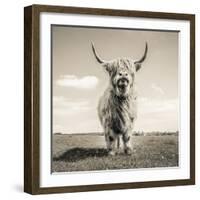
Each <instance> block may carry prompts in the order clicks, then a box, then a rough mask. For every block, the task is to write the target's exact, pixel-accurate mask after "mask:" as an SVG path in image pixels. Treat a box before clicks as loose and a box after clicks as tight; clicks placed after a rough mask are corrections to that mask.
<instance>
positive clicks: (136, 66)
mask: <svg viewBox="0 0 200 200" xmlns="http://www.w3.org/2000/svg"><path fill="white" fill-rule="evenodd" d="M141 67H142V63H135V70H136V72H137V71H138V70H139V69H140V68H141Z"/></svg>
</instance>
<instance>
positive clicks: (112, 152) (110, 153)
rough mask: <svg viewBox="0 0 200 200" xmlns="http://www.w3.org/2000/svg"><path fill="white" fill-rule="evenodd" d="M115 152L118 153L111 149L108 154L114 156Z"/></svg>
mask: <svg viewBox="0 0 200 200" xmlns="http://www.w3.org/2000/svg"><path fill="white" fill-rule="evenodd" d="M115 154H116V153H115V152H114V151H109V152H108V155H109V156H114V155H115Z"/></svg>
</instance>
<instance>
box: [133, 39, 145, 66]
mask: <svg viewBox="0 0 200 200" xmlns="http://www.w3.org/2000/svg"><path fill="white" fill-rule="evenodd" d="M147 51H148V45H147V42H146V46H145V51H144V55H143V56H142V58H140V60H138V61H135V62H134V63H135V64H138V63H142V62H143V61H144V60H145V58H146V56H147Z"/></svg>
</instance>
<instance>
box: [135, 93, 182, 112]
mask: <svg viewBox="0 0 200 200" xmlns="http://www.w3.org/2000/svg"><path fill="white" fill-rule="evenodd" d="M138 103H139V110H140V113H142V114H155V113H167V112H168V113H169V112H172V113H178V107H179V106H178V99H177V98H174V99H165V100H163V99H150V98H145V97H141V98H139V100H138Z"/></svg>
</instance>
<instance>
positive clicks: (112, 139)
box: [105, 131, 117, 156]
mask: <svg viewBox="0 0 200 200" xmlns="http://www.w3.org/2000/svg"><path fill="white" fill-rule="evenodd" d="M105 137H106V145H107V149H108V154H109V155H112V156H113V155H115V154H116V151H115V147H116V141H117V135H116V134H114V133H113V132H112V131H110V132H109V133H108V134H106V135H105Z"/></svg>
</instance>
